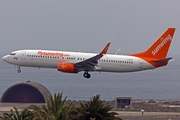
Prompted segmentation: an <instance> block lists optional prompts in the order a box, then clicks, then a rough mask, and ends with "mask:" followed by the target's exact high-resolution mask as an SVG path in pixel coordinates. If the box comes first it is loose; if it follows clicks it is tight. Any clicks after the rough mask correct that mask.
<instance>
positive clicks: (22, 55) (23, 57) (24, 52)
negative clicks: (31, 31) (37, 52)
mask: <svg viewBox="0 0 180 120" xmlns="http://www.w3.org/2000/svg"><path fill="white" fill-rule="evenodd" d="M25 59H26V51H22V53H21V60H25Z"/></svg>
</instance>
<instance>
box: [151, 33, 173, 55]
mask: <svg viewBox="0 0 180 120" xmlns="http://www.w3.org/2000/svg"><path fill="white" fill-rule="evenodd" d="M171 40H172V37H171V35H168V36H167V37H166V38H164V39H163V40H162V42H161V43H160V44H159V45H158V46H157V47H156V48H155V49H154V50H153V51H152V55H156V53H158V51H159V50H160V49H161V48H162V47H163V46H164V45H165V44H166V43H167V42H168V41H171Z"/></svg>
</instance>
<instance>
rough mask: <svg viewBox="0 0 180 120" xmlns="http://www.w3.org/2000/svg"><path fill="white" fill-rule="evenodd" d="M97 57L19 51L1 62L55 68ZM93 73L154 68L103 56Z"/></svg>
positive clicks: (120, 57) (127, 58)
mask: <svg viewBox="0 0 180 120" xmlns="http://www.w3.org/2000/svg"><path fill="white" fill-rule="evenodd" d="M95 55H97V54H96V53H81V52H66V51H49V50H19V51H14V52H12V53H11V54H10V55H6V56H4V57H3V60H4V61H6V62H8V63H10V64H13V65H17V66H26V67H39V68H55V69H57V65H58V63H59V62H68V63H73V64H74V63H78V62H80V61H83V60H86V59H89V58H91V57H93V56H95ZM95 67H96V69H95V70H94V71H103V72H134V71H141V70H147V69H154V68H155V67H154V66H153V65H151V64H150V63H148V62H146V61H145V60H143V59H141V58H138V57H134V56H125V55H112V54H105V55H103V57H102V58H100V59H99V60H98V64H97V65H96V66H95Z"/></svg>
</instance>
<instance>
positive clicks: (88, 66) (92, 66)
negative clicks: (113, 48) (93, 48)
mask: <svg viewBox="0 0 180 120" xmlns="http://www.w3.org/2000/svg"><path fill="white" fill-rule="evenodd" d="M109 46H110V42H109V43H108V44H107V45H106V47H105V48H104V49H103V50H102V51H101V52H100V53H99V54H97V55H96V56H94V57H91V58H89V59H86V60H84V61H81V62H78V63H75V64H74V66H75V70H76V71H86V70H87V71H94V70H97V69H100V68H99V67H98V66H97V64H98V60H99V59H100V58H101V57H103V55H104V54H106V53H107V51H108V48H109Z"/></svg>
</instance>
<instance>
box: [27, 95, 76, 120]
mask: <svg viewBox="0 0 180 120" xmlns="http://www.w3.org/2000/svg"><path fill="white" fill-rule="evenodd" d="M66 98H67V97H65V98H64V100H62V93H58V94H57V95H56V94H54V98H53V97H52V96H51V97H50V99H49V101H48V102H47V105H41V106H36V105H31V106H30V109H32V110H33V114H34V119H33V120H66V119H67V118H68V111H69V110H70V109H71V108H73V105H72V104H70V105H68V106H65V101H66Z"/></svg>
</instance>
